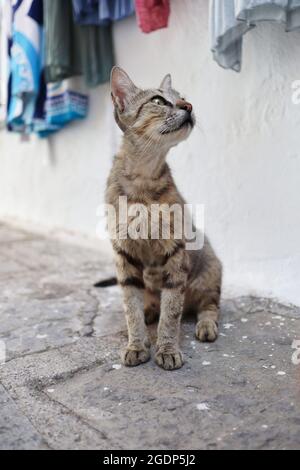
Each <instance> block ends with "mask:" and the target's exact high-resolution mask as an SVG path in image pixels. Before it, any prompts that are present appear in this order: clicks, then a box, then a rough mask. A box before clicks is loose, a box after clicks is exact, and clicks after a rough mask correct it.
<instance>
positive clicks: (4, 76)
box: [0, 0, 12, 128]
mask: <svg viewBox="0 0 300 470" xmlns="http://www.w3.org/2000/svg"><path fill="white" fill-rule="evenodd" d="M11 27H12V9H11V3H10V0H2V1H0V128H2V127H5V126H6V117H7V105H8V80H9V55H8V48H9V39H10V38H11Z"/></svg>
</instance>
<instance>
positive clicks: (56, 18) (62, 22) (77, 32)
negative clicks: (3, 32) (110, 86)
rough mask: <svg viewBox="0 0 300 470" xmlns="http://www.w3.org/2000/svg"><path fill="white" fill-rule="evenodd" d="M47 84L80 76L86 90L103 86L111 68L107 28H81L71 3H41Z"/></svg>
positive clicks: (69, 0)
mask: <svg viewBox="0 0 300 470" xmlns="http://www.w3.org/2000/svg"><path fill="white" fill-rule="evenodd" d="M44 14H45V36H46V37H45V75H46V81H47V83H53V82H57V81H61V80H63V79H66V78H70V77H73V76H77V75H83V77H84V79H85V82H86V84H87V85H88V86H89V87H95V86H97V85H100V84H102V83H105V82H107V81H108V80H109V78H110V71H111V68H112V67H113V65H114V55H113V42H112V30H111V25H110V24H108V25H102V26H81V25H77V24H76V23H75V22H74V19H73V5H72V0H64V8H63V9H62V7H61V0H44Z"/></svg>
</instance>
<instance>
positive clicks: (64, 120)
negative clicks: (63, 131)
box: [46, 77, 88, 127]
mask: <svg viewBox="0 0 300 470" xmlns="http://www.w3.org/2000/svg"><path fill="white" fill-rule="evenodd" d="M87 109H88V97H87V95H86V90H85V87H84V86H83V83H82V79H81V77H76V78H70V79H68V80H64V81H63V82H59V83H49V84H48V85H47V99H46V119H47V122H48V123H49V124H51V125H53V126H58V127H63V126H65V125H66V124H68V122H70V121H73V120H75V119H84V118H85V117H86V115H87Z"/></svg>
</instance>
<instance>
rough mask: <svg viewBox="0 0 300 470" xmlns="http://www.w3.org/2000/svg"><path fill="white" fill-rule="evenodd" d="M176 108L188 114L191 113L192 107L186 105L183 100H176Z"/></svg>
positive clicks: (189, 104) (188, 104)
mask: <svg viewBox="0 0 300 470" xmlns="http://www.w3.org/2000/svg"><path fill="white" fill-rule="evenodd" d="M176 106H178V108H180V109H184V110H185V111H188V112H189V113H191V112H192V111H193V106H192V105H191V103H188V102H187V101H184V100H178V101H177V102H176Z"/></svg>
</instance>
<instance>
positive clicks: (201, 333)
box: [196, 319, 219, 343]
mask: <svg viewBox="0 0 300 470" xmlns="http://www.w3.org/2000/svg"><path fill="white" fill-rule="evenodd" d="M218 334H219V330H218V325H217V323H216V322H215V321H214V320H210V319H207V320H200V321H199V322H198V323H197V325H196V337H197V338H198V339H199V341H201V342H202V343H205V342H208V343H213V342H214V341H216V339H217V338H218Z"/></svg>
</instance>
